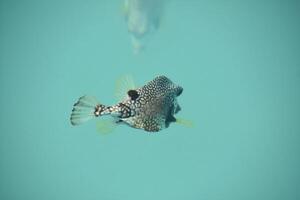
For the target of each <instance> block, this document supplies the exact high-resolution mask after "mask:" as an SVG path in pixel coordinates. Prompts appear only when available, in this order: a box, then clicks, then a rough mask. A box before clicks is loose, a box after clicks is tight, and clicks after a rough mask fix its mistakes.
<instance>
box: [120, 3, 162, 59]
mask: <svg viewBox="0 0 300 200" xmlns="http://www.w3.org/2000/svg"><path fill="white" fill-rule="evenodd" d="M163 6H164V0H124V6H123V12H124V16H125V19H126V22H127V28H128V32H129V33H130V34H131V42H132V47H133V52H134V53H135V54H138V53H140V52H141V51H142V50H143V49H144V48H145V44H144V43H145V40H146V37H147V35H149V34H151V33H152V32H154V31H156V30H157V29H158V28H159V26H160V21H161V17H162V10H163Z"/></svg>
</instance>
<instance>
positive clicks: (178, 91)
mask: <svg viewBox="0 0 300 200" xmlns="http://www.w3.org/2000/svg"><path fill="white" fill-rule="evenodd" d="M182 92H183V88H182V87H178V90H177V93H176V95H177V96H180V95H181V93H182Z"/></svg>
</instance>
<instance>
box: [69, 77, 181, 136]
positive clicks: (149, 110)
mask: <svg viewBox="0 0 300 200" xmlns="http://www.w3.org/2000/svg"><path fill="white" fill-rule="evenodd" d="M182 91H183V88H182V87H181V86H178V85H176V84H174V83H173V82H172V81H171V80H170V79H168V78H167V77H166V76H158V77H156V78H155V79H153V80H152V81H150V82H149V83H147V84H146V85H144V86H142V87H140V88H136V89H131V90H129V91H127V94H126V95H125V97H124V99H123V100H122V101H121V102H119V103H117V104H116V105H113V106H105V105H102V104H99V103H95V102H96V101H95V100H93V101H94V102H92V103H90V104H89V102H90V101H89V100H85V99H86V97H81V98H80V99H79V100H78V102H77V103H75V105H74V109H73V112H72V115H71V123H72V124H73V125H77V124H80V123H81V120H80V119H83V118H82V117H80V116H83V115H81V114H80V113H78V109H80V108H82V107H85V106H90V107H91V108H92V109H91V111H93V112H92V113H90V114H91V117H92V116H94V117H100V116H103V115H111V116H112V117H113V118H114V121H115V123H116V124H118V123H125V124H127V125H129V126H131V127H133V128H138V129H143V130H145V131H149V132H157V131H160V130H162V129H164V128H167V127H169V124H170V123H172V122H176V118H175V117H174V115H175V114H176V113H177V112H178V111H180V110H181V108H180V106H179V104H178V102H177V97H178V96H179V95H181V93H182ZM93 104H94V105H95V106H94V107H93ZM83 121H86V120H83Z"/></svg>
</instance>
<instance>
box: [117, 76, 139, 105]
mask: <svg viewBox="0 0 300 200" xmlns="http://www.w3.org/2000/svg"><path fill="white" fill-rule="evenodd" d="M135 88H136V86H135V84H134V81H133V78H132V76H131V75H122V76H120V78H118V79H117V80H116V90H115V97H116V99H117V101H122V100H123V99H124V97H125V96H126V95H127V92H128V91H130V90H134V89H135Z"/></svg>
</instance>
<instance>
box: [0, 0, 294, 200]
mask: <svg viewBox="0 0 300 200" xmlns="http://www.w3.org/2000/svg"><path fill="white" fill-rule="evenodd" d="M299 8H300V4H299V2H297V1H193V0H189V1H183V0H182V1H180V0H177V1H176V0H174V1H169V2H168V3H167V4H166V6H165V10H164V14H163V17H162V23H161V27H160V29H159V30H158V31H157V32H156V33H154V34H153V35H151V37H150V39H149V40H148V41H147V44H146V48H145V51H144V52H141V53H140V54H139V55H134V54H133V53H132V47H131V41H130V37H129V34H128V31H127V27H126V23H125V21H124V19H123V17H122V15H121V14H120V13H121V12H120V10H121V1H109V0H106V1H104V0H103V1H101V0H98V1H95V0H94V1H33V0H27V1H8V0H7V1H1V2H0V52H1V54H0V90H1V100H0V101H1V105H2V107H1V112H0V119H1V120H0V125H1V131H0V158H1V160H0V199H1V200H2V199H3V200H18V199H22V200H27V199H28V200H53V199H56V200H60V199H73V200H77V199H78V200H82V199H86V200H94V199H97V200H99V199H100V200H102V199H103V200H153V199H155V200H160V199H163V200H168V199H172V200H177V199H178V200H181V199H187V200H189V199H190V200H198V199H205V200H217V199H220V200H221V199H224V200H225V199H230V200H241V199H243V200H245V199H247V200H253V199H262V200H269V199H270V200H275V199H278V200H282V199H289V200H290V199H295V200H296V199H300V192H299V185H300V171H299V169H300V157H299V148H300V147H299V145H300V136H299V134H300V123H299V119H300V112H299V111H300V104H299V102H300V90H299V84H300V55H299V52H300V38H299V35H300V23H299V19H300V16H299V15H300V14H299ZM122 74H132V76H133V77H134V79H135V81H136V83H137V84H138V85H142V84H144V83H145V82H147V81H149V80H151V79H152V78H154V77H155V76H156V75H158V74H164V75H166V76H168V77H169V78H170V79H171V80H172V81H174V82H175V83H178V84H179V85H181V86H182V87H183V88H184V92H183V94H182V95H181V96H180V98H179V99H178V100H179V103H180V105H181V107H182V111H181V112H180V113H179V114H178V116H179V117H182V118H185V119H190V120H192V121H193V122H194V124H195V127H194V128H186V127H183V126H180V125H178V124H172V125H171V126H170V127H169V128H168V129H166V130H163V131H161V132H159V133H156V134H148V133H146V132H143V131H141V130H136V129H132V128H129V127H126V126H120V127H117V128H116V130H115V131H114V132H113V133H111V134H109V135H105V136H104V135H101V134H99V133H98V132H97V131H96V121H91V122H89V123H86V124H84V125H82V126H78V127H73V126H71V125H70V122H69V116H70V112H71V109H72V105H73V104H74V102H75V101H76V100H77V98H78V97H79V96H81V95H84V94H91V95H95V96H96V97H97V98H98V99H99V100H100V101H101V102H103V103H105V104H113V103H115V100H114V83H115V80H116V78H118V77H119V76H120V75H122Z"/></svg>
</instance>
